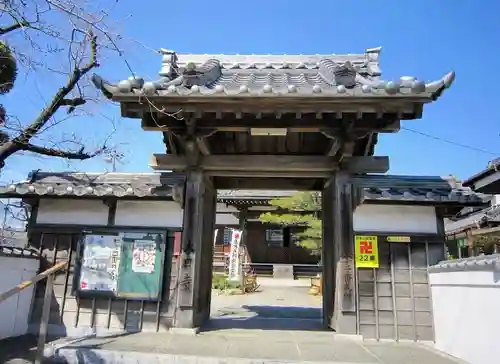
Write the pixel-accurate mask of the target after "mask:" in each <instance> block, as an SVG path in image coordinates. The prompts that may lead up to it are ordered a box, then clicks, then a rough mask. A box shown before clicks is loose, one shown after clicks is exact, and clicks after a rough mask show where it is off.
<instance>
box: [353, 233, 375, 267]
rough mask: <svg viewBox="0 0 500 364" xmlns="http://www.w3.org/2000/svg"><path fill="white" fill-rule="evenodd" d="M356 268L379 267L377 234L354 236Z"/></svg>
mask: <svg viewBox="0 0 500 364" xmlns="http://www.w3.org/2000/svg"><path fill="white" fill-rule="evenodd" d="M354 250H355V255H356V268H378V267H379V263H378V240H377V237H376V236H358V235H356V236H355V238H354Z"/></svg>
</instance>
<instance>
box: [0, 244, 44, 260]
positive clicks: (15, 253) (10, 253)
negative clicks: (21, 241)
mask: <svg viewBox="0 0 500 364" xmlns="http://www.w3.org/2000/svg"><path fill="white" fill-rule="evenodd" d="M0 256H4V257H18V258H38V257H39V254H38V252H37V251H36V250H35V249H31V248H19V247H13V246H8V245H0Z"/></svg>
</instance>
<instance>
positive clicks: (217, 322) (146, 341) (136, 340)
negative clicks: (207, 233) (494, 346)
mask: <svg viewBox="0 0 500 364" xmlns="http://www.w3.org/2000/svg"><path fill="white" fill-rule="evenodd" d="M266 283H269V282H266V281H263V282H261V288H262V289H261V290H260V292H256V293H253V294H251V295H245V296H238V295H236V296H217V295H215V294H214V295H213V296H212V317H213V319H212V320H211V322H210V324H209V325H208V326H207V327H206V328H205V330H204V331H203V332H202V333H201V334H199V335H197V336H187V335H180V334H176V335H173V334H169V333H137V334H121V335H117V336H106V337H99V338H84V339H81V340H79V341H77V342H75V341H73V342H68V340H67V339H65V340H62V341H61V340H60V341H57V342H54V343H55V344H56V345H57V347H58V348H59V349H58V351H57V353H58V355H59V356H60V357H64V358H66V359H67V362H69V363H96V364H97V363H99V364H103V363H115V364H118V363H123V364H137V363H145V364H146V363H147V364H156V363H158V364H159V363H179V364H181V363H182V364H191V363H193V364H215V363H224V364H229V363H238V364H247V363H248V364H250V363H252V364H256V363H262V364H264V363H266V364H267V363H270V364H271V363H272V364H282V363H299V362H300V363H310V364H312V363H325V362H327V363H338V364H340V363H344V364H349V363H357V364H401V363H403V364H422V363H423V364H452V363H463V362H460V361H457V360H455V359H452V358H450V357H447V356H445V355H444V354H441V353H439V352H437V351H434V350H433V349H432V348H430V347H428V346H424V345H419V344H415V343H382V342H374V341H361V340H357V339H353V338H346V337H344V336H341V335H336V334H335V333H333V332H331V331H321V297H313V296H309V295H307V287H303V286H300V285H301V282H296V283H293V282H288V284H287V286H286V287H283V286H281V287H275V286H273V284H271V283H275V282H271V283H269V284H266ZM34 345H35V340H34V339H33V338H32V337H31V338H30V337H25V338H24V339H23V338H20V339H17V338H16V339H10V340H7V341H3V342H2V341H0V363H8V364H25V363H32V360H33V354H34V350H33V347H34ZM49 351H50V350H49Z"/></svg>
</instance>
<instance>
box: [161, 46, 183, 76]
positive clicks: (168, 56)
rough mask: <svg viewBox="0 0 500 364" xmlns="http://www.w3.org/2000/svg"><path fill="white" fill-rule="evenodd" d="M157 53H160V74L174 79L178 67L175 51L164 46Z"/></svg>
mask: <svg viewBox="0 0 500 364" xmlns="http://www.w3.org/2000/svg"><path fill="white" fill-rule="evenodd" d="M159 53H160V54H162V60H161V63H162V67H161V71H160V76H162V77H168V78H170V79H174V78H175V77H177V76H178V74H179V72H178V69H179V68H178V66H177V53H175V51H172V50H169V49H165V48H161V49H160V50H159Z"/></svg>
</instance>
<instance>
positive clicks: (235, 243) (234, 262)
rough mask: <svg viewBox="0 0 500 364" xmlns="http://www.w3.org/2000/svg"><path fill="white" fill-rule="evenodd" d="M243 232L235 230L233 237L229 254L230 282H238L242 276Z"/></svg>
mask: <svg viewBox="0 0 500 364" xmlns="http://www.w3.org/2000/svg"><path fill="white" fill-rule="evenodd" d="M241 235H242V231H241V230H233V232H232V235H231V251H230V252H229V275H228V279H229V280H238V279H239V278H240V277H239V274H240V269H239V268H240V264H241V262H240V254H239V253H240V243H241Z"/></svg>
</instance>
